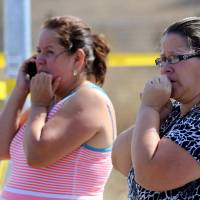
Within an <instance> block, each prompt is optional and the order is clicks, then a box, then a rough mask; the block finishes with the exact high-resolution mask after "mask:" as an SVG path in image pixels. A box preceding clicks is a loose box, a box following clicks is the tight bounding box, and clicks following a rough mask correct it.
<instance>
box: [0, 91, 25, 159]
mask: <svg viewBox="0 0 200 200" xmlns="http://www.w3.org/2000/svg"><path fill="white" fill-rule="evenodd" d="M25 99H26V94H24V93H22V92H21V91H20V90H18V89H17V88H15V89H14V90H13V92H12V94H11V96H10V97H9V99H8V101H7V103H6V105H5V108H4V109H3V111H2V112H1V115H0V159H1V160H2V159H8V158H9V157H10V156H9V146H10V142H11V140H12V138H13V137H14V135H15V133H16V131H17V130H18V128H19V122H20V115H21V111H22V108H23V105H24V101H25Z"/></svg>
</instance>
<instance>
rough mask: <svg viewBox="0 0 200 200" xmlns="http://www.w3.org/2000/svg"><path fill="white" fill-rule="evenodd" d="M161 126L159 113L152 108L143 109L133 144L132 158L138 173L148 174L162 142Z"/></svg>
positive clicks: (140, 112) (140, 111) (133, 137)
mask: <svg viewBox="0 0 200 200" xmlns="http://www.w3.org/2000/svg"><path fill="white" fill-rule="evenodd" d="M159 126H160V116H159V113H158V112H157V111H156V110H154V109H153V108H151V107H147V106H146V107H144V106H143V107H141V108H140V110H139V113H138V117H137V120H136V124H135V129H134V134H133V136H132V143H131V152H132V153H131V158H132V162H133V166H134V169H135V171H136V173H137V171H138V170H139V171H140V172H141V173H142V174H144V172H147V173H148V168H149V167H150V164H151V162H152V159H153V157H154V154H155V152H156V149H157V146H158V143H159V141H160V137H159Z"/></svg>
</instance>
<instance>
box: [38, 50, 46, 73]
mask: <svg viewBox="0 0 200 200" xmlns="http://www.w3.org/2000/svg"><path fill="white" fill-rule="evenodd" d="M45 64H46V59H45V58H44V56H43V55H41V54H38V55H37V56H36V65H37V68H38V70H39V69H40V68H41V67H42V66H44V65H45Z"/></svg>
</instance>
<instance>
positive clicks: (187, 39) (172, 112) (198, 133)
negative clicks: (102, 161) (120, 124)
mask: <svg viewBox="0 0 200 200" xmlns="http://www.w3.org/2000/svg"><path fill="white" fill-rule="evenodd" d="M160 51H161V56H160V58H158V59H156V65H157V66H158V67H159V69H160V73H161V75H160V76H159V77H156V78H154V79H152V80H150V81H148V82H147V83H146V84H145V87H144V90H143V92H142V95H141V105H140V107H139V111H138V114H137V117H136V122H135V126H134V128H131V129H128V130H126V131H125V133H124V134H122V135H121V137H119V138H118V139H117V140H116V142H115V144H114V148H113V164H114V167H115V168H116V169H118V170H119V171H121V172H122V173H124V174H126V175H128V184H129V194H128V199H129V200H133V199H149V200H150V199H159V200H160V199H164V200H169V199H173V200H175V199H177V200H180V199H184V200H186V199H200V87H199V83H200V54H199V52H200V18H199V17H191V18H186V19H183V20H181V21H178V22H175V23H174V24H172V25H171V26H169V27H168V28H167V29H166V30H165V32H164V34H163V36H162V38H161V45H160ZM127 141H128V142H127ZM125 144H129V146H128V147H127V148H126V150H124V149H123V150H122V152H123V153H124V155H127V157H126V158H124V157H123V156H122V155H120V156H118V155H117V153H119V151H120V150H119V148H121V147H125ZM121 161H123V162H126V165H125V164H123V165H122V163H121Z"/></svg>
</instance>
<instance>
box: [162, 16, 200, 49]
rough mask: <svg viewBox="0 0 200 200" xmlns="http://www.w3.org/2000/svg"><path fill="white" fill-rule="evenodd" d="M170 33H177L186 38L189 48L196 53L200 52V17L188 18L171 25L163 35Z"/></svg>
mask: <svg viewBox="0 0 200 200" xmlns="http://www.w3.org/2000/svg"><path fill="white" fill-rule="evenodd" d="M169 33H176V34H179V35H181V36H183V37H185V38H186V39H187V42H188V47H189V48H191V49H193V50H195V51H199V50H200V17H188V18H185V19H182V20H180V21H178V22H175V23H173V24H171V25H170V26H169V27H168V28H167V29H166V30H165V31H164V33H163V35H166V34H169Z"/></svg>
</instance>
